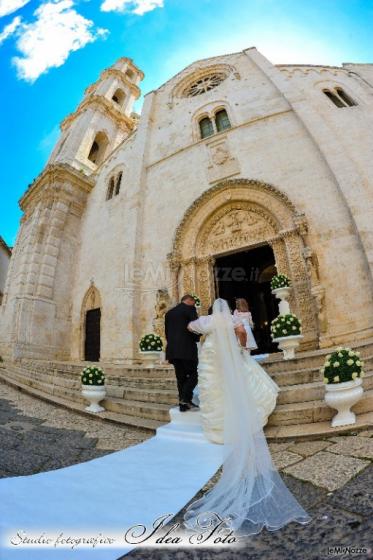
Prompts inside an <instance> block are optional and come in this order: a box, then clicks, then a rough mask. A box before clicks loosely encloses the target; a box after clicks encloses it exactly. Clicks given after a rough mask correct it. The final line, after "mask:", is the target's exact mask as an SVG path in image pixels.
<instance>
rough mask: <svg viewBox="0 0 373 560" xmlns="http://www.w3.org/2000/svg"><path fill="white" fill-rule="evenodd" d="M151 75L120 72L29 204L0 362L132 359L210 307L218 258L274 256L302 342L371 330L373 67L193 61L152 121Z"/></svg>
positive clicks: (240, 57) (67, 126)
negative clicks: (193, 309)
mask: <svg viewBox="0 0 373 560" xmlns="http://www.w3.org/2000/svg"><path fill="white" fill-rule="evenodd" d="M142 78H143V73H142V72H141V70H139V69H138V68H137V67H136V66H135V64H134V63H133V62H132V61H131V60H129V59H127V58H122V59H120V60H119V61H118V62H117V63H115V64H114V65H113V66H112V67H111V68H109V69H107V70H105V71H104V72H103V73H102V74H101V76H100V78H99V79H98V81H97V82H96V83H95V84H93V85H91V86H90V87H89V88H88V89H87V90H86V92H85V96H84V99H83V101H82V103H81V104H80V105H79V107H78V108H77V110H76V111H75V112H74V113H73V114H71V115H69V116H68V117H67V118H66V119H65V120H64V121H63V122H62V124H61V137H60V139H59V141H58V143H57V145H56V147H55V149H54V151H53V153H52V155H51V157H50V159H49V162H48V164H47V166H46V168H45V169H44V171H43V172H42V173H41V174H40V175H39V176H38V177H37V179H36V180H35V181H34V182H33V183H32V185H30V187H29V188H28V189H27V191H26V192H25V194H24V195H23V197H22V199H21V201H20V205H21V208H22V210H23V212H24V214H23V217H22V220H21V226H20V230H19V233H18V237H17V241H16V244H15V247H14V250H13V255H12V258H11V262H10V267H9V271H8V276H7V283H6V287H5V293H4V297H3V303H2V305H1V307H0V354H2V355H3V356H6V357H8V358H9V359H11V360H12V359H17V358H22V357H26V358H48V359H56V360H68V361H77V360H91V361H96V360H98V359H100V360H101V361H104V362H113V363H131V362H132V361H133V360H134V359H136V358H137V357H138V342H139V339H140V337H141V335H142V334H144V333H145V332H151V331H153V330H156V331H158V332H161V330H162V320H163V319H162V318H163V315H164V312H165V310H166V309H167V307H168V306H169V305H171V304H172V303H174V302H176V301H177V300H178V299H179V298H180V296H181V295H182V294H183V293H184V292H189V291H192V292H194V293H197V294H198V296H199V297H200V298H201V301H202V306H203V309H204V310H206V309H207V307H208V306H209V305H210V304H211V302H212V301H213V300H214V298H215V297H216V295H218V294H219V289H220V288H219V286H221V284H219V283H218V282H217V279H216V270H217V269H216V266H217V262H219V263H220V262H221V263H224V262H225V261H224V258H228V257H229V256H232V255H237V254H241V253H242V254H243V255H244V256H245V258H248V259H249V260H250V258H251V257H250V255H251V256H252V257H253V259H254V254H255V255H259V253H258V251H259V252H260V251H262V253H260V254H262V255H264V252H263V251H264V248H265V251H267V253H268V255H273V261H271V262H269V261H268V263H269V264H268V263H267V261H266V263H267V264H266V263H265V262H264V261H265V259H264V256H263V257H260V259H262V260H261V261H260V262H262V263H264V264H266V266H267V265H268V266H267V268H266V269H264V268H263V270H262V271H261V272H260V274H262V273H263V279H264V277H265V275H266V274H267V275H268V273H269V272H270V271H272V272H273V270H274V267H276V268H277V271H278V272H282V273H285V274H287V275H288V276H289V277H290V278H291V281H292V286H293V291H292V296H291V301H290V304H291V309H292V311H293V312H294V313H296V314H297V315H298V317H299V318H300V319H301V320H302V324H303V334H304V339H303V342H302V346H301V350H308V349H317V348H326V347H329V346H334V345H335V344H351V343H353V342H355V341H358V340H364V339H368V338H371V337H373V277H372V275H373V225H372V217H373V158H372V146H373V65H370V64H344V65H343V66H342V67H328V66H311V65H277V66H275V65H273V64H271V63H270V62H269V61H268V60H267V59H266V58H265V57H264V56H262V55H261V54H260V53H259V52H258V51H257V50H256V49H255V48H250V49H247V50H244V51H242V52H239V53H234V54H229V55H225V56H219V57H215V58H210V59H206V60H202V61H197V62H195V63H193V64H191V65H190V66H188V67H187V68H185V69H184V70H183V71H182V72H180V73H179V74H177V75H176V76H174V77H173V78H171V79H170V80H169V81H168V82H166V83H165V84H163V85H162V86H161V87H160V88H158V89H157V90H154V91H151V92H149V93H148V94H147V95H145V100H144V105H143V109H142V113H141V117H140V118H139V117H138V116H137V115H136V114H134V113H133V112H132V108H133V103H134V101H135V100H136V99H137V98H138V97H139V95H140V90H139V84H140V82H141V80H142ZM255 251H256V253H255ZM267 253H266V254H267ZM242 258H243V257H242ZM255 258H256V259H257V257H255ZM258 258H259V257H258ZM265 258H267V257H265ZM222 259H223V260H222ZM263 259H264V260H263ZM227 262H228V261H227ZM237 262H238V261H237ZM253 262H254V261H253ZM255 262H259V261H255ZM232 263H233V261H232ZM264 264H263V266H264ZM257 280H258V278H257ZM267 280H268V278H267ZM259 281H260V280H258V282H259ZM263 281H264V280H263ZM258 293H259V292H258ZM220 295H224V294H221V293H220ZM263 305H267V304H265V303H263ZM258 309H259V308H258Z"/></svg>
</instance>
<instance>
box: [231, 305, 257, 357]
mask: <svg viewBox="0 0 373 560" xmlns="http://www.w3.org/2000/svg"><path fill="white" fill-rule="evenodd" d="M233 316H234V317H237V318H238V319H241V321H242V324H243V326H244V327H245V331H246V334H247V341H246V348H247V350H249V351H251V350H257V348H258V345H257V343H256V340H255V337H254V335H253V331H252V329H253V328H254V322H253V318H252V315H251V313H250V311H249V306H248V303H247V301H246V299H244V298H237V299H236V309H235V310H234V311H233Z"/></svg>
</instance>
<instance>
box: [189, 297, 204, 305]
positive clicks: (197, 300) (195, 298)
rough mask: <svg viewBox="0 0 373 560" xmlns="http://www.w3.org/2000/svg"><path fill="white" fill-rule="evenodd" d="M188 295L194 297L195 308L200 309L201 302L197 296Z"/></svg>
mask: <svg viewBox="0 0 373 560" xmlns="http://www.w3.org/2000/svg"><path fill="white" fill-rule="evenodd" d="M190 295H191V296H193V297H194V300H195V302H196V307H201V300H200V299H199V297H198V296H197V294H190Z"/></svg>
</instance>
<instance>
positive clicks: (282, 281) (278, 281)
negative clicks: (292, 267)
mask: <svg viewBox="0 0 373 560" xmlns="http://www.w3.org/2000/svg"><path fill="white" fill-rule="evenodd" d="M290 284H291V282H290V278H288V276H286V274H276V275H275V276H273V277H272V280H271V290H277V289H278V288H288V287H289V286H290Z"/></svg>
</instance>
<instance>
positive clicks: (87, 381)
mask: <svg viewBox="0 0 373 560" xmlns="http://www.w3.org/2000/svg"><path fill="white" fill-rule="evenodd" d="M80 377H81V381H82V385H104V383H105V375H104V372H103V371H102V369H101V368H99V367H95V366H92V367H91V366H88V367H86V368H84V369H83V371H82V372H81V374H80Z"/></svg>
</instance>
